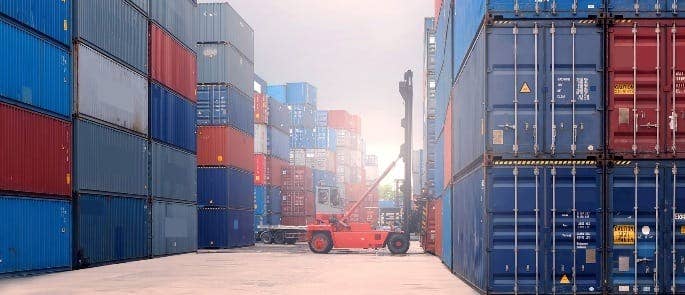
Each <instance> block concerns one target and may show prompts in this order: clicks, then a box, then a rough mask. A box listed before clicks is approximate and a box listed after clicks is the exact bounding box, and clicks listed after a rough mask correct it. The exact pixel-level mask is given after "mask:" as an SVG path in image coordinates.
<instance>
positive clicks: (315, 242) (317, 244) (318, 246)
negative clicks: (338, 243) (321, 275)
mask: <svg viewBox="0 0 685 295" xmlns="http://www.w3.org/2000/svg"><path fill="white" fill-rule="evenodd" d="M331 249H333V241H331V236H329V235H328V234H326V233H315V234H314V235H313V236H312V240H311V241H309V250H312V252H314V253H316V254H326V253H328V252H331Z"/></svg>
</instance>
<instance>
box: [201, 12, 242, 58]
mask: <svg viewBox="0 0 685 295" xmlns="http://www.w3.org/2000/svg"><path fill="white" fill-rule="evenodd" d="M198 15H199V19H198V24H199V25H198V39H199V40H198V41H199V42H216V41H225V42H227V43H230V44H231V45H232V46H233V47H235V48H237V49H238V50H239V51H240V52H241V53H242V54H243V55H245V57H247V59H248V60H250V61H254V30H253V29H252V27H250V25H249V24H248V23H247V22H245V20H244V19H243V18H242V17H241V16H240V14H238V12H236V11H235V9H233V7H231V5H229V4H228V3H202V4H200V5H199V14H198Z"/></svg>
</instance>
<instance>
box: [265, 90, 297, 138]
mask: <svg viewBox="0 0 685 295" xmlns="http://www.w3.org/2000/svg"><path fill="white" fill-rule="evenodd" d="M291 125H292V122H291V120H290V108H289V107H288V106H287V105H285V104H284V103H281V102H279V101H278V100H276V99H274V98H272V97H269V126H273V127H274V128H277V129H279V130H283V131H288V130H290V127H291Z"/></svg>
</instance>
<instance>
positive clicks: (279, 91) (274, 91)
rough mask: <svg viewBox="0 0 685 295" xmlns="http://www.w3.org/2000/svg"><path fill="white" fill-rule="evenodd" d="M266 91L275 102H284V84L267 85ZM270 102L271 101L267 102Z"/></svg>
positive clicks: (285, 101)
mask: <svg viewBox="0 0 685 295" xmlns="http://www.w3.org/2000/svg"><path fill="white" fill-rule="evenodd" d="M266 93H267V94H268V95H269V96H270V97H271V98H273V99H275V100H276V101H277V102H279V103H282V104H286V103H287V100H286V99H285V95H286V87H285V85H269V86H267V88H266ZM269 104H271V102H269Z"/></svg>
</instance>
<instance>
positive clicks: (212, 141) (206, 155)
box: [197, 126, 254, 172]
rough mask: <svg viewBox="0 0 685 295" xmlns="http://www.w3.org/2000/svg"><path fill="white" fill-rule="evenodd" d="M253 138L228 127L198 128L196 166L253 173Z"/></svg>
mask: <svg viewBox="0 0 685 295" xmlns="http://www.w3.org/2000/svg"><path fill="white" fill-rule="evenodd" d="M253 154H254V138H253V137H252V136H249V135H247V134H245V133H242V132H240V131H239V130H237V129H234V128H233V127H230V126H198V128H197V164H198V165H199V166H234V167H238V168H240V169H243V170H245V171H248V172H254V158H253Z"/></svg>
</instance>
